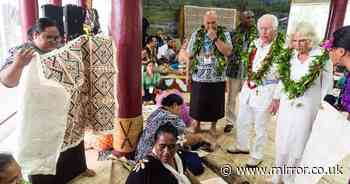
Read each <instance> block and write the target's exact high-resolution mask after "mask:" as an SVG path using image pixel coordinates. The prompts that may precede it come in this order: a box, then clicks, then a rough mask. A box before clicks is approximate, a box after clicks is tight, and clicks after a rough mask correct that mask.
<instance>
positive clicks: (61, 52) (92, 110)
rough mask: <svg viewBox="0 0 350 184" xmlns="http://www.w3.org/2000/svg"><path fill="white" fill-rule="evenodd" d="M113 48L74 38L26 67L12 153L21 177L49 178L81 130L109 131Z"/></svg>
mask: <svg viewBox="0 0 350 184" xmlns="http://www.w3.org/2000/svg"><path fill="white" fill-rule="evenodd" d="M113 48H114V47H113V44H112V41H111V39H108V38H102V37H88V36H80V37H79V38H77V39H75V40H73V41H71V42H69V43H68V44H67V45H66V46H64V47H62V48H60V49H57V50H54V51H52V52H50V53H47V54H44V55H41V56H40V58H39V57H38V58H37V60H38V61H34V62H31V63H30V65H29V66H28V67H26V69H25V72H24V73H23V76H22V79H23V80H21V82H20V88H21V90H20V92H21V95H20V106H19V107H20V109H19V124H20V125H19V128H18V131H19V134H18V135H20V136H19V143H18V145H19V148H18V150H17V153H16V155H17V159H18V161H19V163H20V165H21V166H22V168H23V170H24V172H25V174H30V175H36V174H45V175H48V174H55V172H56V163H57V159H58V156H59V154H60V152H63V151H65V150H67V149H69V148H72V147H75V146H77V145H79V144H80V143H81V141H82V140H83V138H84V131H85V129H87V128H89V129H92V130H93V131H95V132H107V131H112V130H113V128H114V126H113V122H114V117H115V114H114V112H115V108H116V106H117V105H116V103H115V98H114V97H115V92H114V89H115V86H114V85H115V84H116V82H115V81H116V77H115V76H116V75H115V74H116V69H115V67H114V64H113V63H114V60H113V52H114V51H113Z"/></svg>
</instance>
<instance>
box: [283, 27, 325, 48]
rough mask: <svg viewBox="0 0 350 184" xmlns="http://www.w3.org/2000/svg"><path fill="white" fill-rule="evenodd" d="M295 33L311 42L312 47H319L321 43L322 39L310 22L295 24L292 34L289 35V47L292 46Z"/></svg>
mask: <svg viewBox="0 0 350 184" xmlns="http://www.w3.org/2000/svg"><path fill="white" fill-rule="evenodd" d="M295 33H300V34H301V35H303V36H304V37H306V39H308V40H310V41H311V46H312V47H317V46H318V45H319V43H320V37H319V36H318V34H317V32H316V29H315V26H313V25H312V24H311V23H308V22H297V23H295V24H293V26H292V29H291V31H290V33H289V34H288V44H289V47H291V46H292V42H293V36H294V34H295Z"/></svg>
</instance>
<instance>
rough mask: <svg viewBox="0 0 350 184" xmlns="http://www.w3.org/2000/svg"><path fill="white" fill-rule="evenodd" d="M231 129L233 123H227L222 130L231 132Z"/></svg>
mask: <svg viewBox="0 0 350 184" xmlns="http://www.w3.org/2000/svg"><path fill="white" fill-rule="evenodd" d="M232 129H233V125H231V124H227V125H226V126H225V128H224V132H225V133H228V132H231V130H232Z"/></svg>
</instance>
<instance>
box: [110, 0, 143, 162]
mask: <svg viewBox="0 0 350 184" xmlns="http://www.w3.org/2000/svg"><path fill="white" fill-rule="evenodd" d="M141 11H142V1H141V0H112V19H111V21H112V22H111V35H112V37H113V40H114V41H115V43H116V47H117V60H116V62H117V66H118V81H117V86H118V88H117V96H118V102H119V109H118V118H117V120H116V133H115V135H114V138H115V139H114V143H113V146H114V149H115V153H116V154H117V155H127V154H128V153H130V152H132V151H134V149H135V148H136V145H137V141H138V137H139V134H140V133H141V131H142V126H143V119H142V101H141V44H142V43H141V37H142V36H141V34H142V31H141V29H142V27H141V26H142V24H141V22H142V12H141Z"/></svg>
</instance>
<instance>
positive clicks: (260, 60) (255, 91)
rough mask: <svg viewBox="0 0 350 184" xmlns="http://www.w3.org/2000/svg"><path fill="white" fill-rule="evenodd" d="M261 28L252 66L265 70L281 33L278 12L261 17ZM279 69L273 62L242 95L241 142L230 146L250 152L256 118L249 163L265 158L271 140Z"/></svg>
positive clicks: (246, 85)
mask: <svg viewBox="0 0 350 184" xmlns="http://www.w3.org/2000/svg"><path fill="white" fill-rule="evenodd" d="M257 28H258V32H259V38H258V39H256V40H255V41H254V42H253V44H255V48H256V49H253V50H255V51H253V52H252V53H251V54H250V61H251V62H252V64H251V65H250V66H251V69H250V70H252V71H253V72H257V71H259V70H261V68H262V67H261V66H262V65H263V64H264V63H265V61H264V60H267V59H266V58H268V57H266V56H267V55H269V52H270V49H271V45H272V43H273V41H274V40H275V38H276V36H277V28H278V19H277V17H276V16H274V15H270V14H266V15H263V16H262V17H261V18H259V20H258V23H257ZM272 57H275V56H272ZM271 59H272V58H271ZM248 70H249V69H248ZM248 72H249V71H248ZM276 73H277V68H276V66H275V65H272V66H271V67H270V68H269V70H268V72H267V73H266V75H264V76H265V77H264V78H263V79H262V81H263V82H262V84H261V85H257V84H255V83H254V82H253V81H251V80H247V81H245V82H244V85H243V88H242V91H241V93H240V96H239V101H240V102H239V112H238V120H237V146H233V147H230V148H228V149H227V152H229V153H232V154H249V138H250V125H251V123H253V122H254V125H255V131H256V138H255V143H254V144H253V145H252V148H251V150H250V159H249V160H248V162H247V167H256V166H258V165H259V164H260V163H261V162H262V161H263V151H264V145H265V144H266V142H267V130H266V127H267V123H268V122H269V121H270V118H271V112H275V111H276V110H277V107H278V106H277V105H278V102H277V101H274V100H273V97H274V96H278V95H279V90H277V88H276V87H277V83H278V76H277V74H276ZM248 75H249V74H248Z"/></svg>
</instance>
